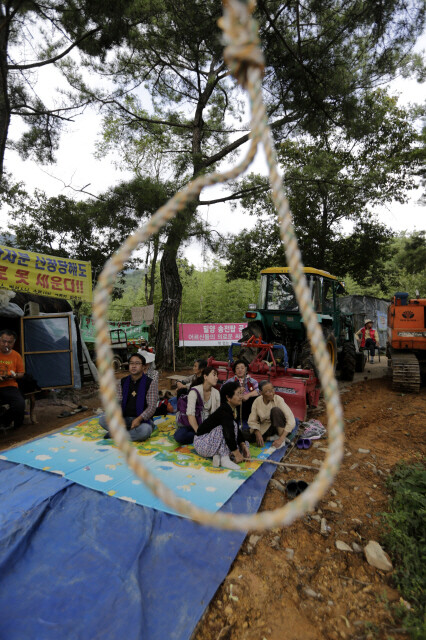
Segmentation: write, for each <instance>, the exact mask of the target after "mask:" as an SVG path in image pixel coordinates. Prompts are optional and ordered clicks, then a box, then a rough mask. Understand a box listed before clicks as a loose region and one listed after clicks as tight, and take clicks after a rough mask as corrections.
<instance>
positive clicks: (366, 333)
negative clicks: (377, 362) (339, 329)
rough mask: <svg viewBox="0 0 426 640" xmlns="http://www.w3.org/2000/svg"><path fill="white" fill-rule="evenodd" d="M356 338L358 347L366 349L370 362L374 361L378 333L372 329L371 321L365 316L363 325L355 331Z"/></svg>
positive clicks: (377, 344)
mask: <svg viewBox="0 0 426 640" xmlns="http://www.w3.org/2000/svg"><path fill="white" fill-rule="evenodd" d="M355 335H356V339H357V340H358V341H361V342H360V345H359V348H360V349H367V351H369V352H370V362H371V364H373V362H374V352H375V350H376V347H377V348H378V347H379V346H380V345H379V334H378V332H377V331H375V329H373V321H372V320H370V318H367V319H366V321H365V322H364V326H363V327H361V329H360V330H359V331H357V332H356V334H355Z"/></svg>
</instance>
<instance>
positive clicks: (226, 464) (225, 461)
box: [220, 456, 240, 471]
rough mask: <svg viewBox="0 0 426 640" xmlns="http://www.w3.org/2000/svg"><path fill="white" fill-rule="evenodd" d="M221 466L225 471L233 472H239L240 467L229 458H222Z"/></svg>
mask: <svg viewBox="0 0 426 640" xmlns="http://www.w3.org/2000/svg"><path fill="white" fill-rule="evenodd" d="M220 466H221V467H223V468H224V469H231V470H232V471H239V470H240V467H239V465H238V464H237V463H236V462H232V460H231V458H230V457H229V456H221V457H220Z"/></svg>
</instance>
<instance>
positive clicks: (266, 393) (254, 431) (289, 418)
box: [248, 380, 296, 449]
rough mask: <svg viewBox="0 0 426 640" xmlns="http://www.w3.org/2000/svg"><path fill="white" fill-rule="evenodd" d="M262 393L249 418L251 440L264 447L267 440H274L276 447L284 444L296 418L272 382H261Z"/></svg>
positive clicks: (254, 403) (255, 402)
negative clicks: (276, 391)
mask: <svg viewBox="0 0 426 640" xmlns="http://www.w3.org/2000/svg"><path fill="white" fill-rule="evenodd" d="M259 389H260V393H261V395H260V396H259V398H256V400H255V401H254V402H253V406H252V409H251V413H250V416H249V419H248V425H249V427H250V442H256V444H257V446H258V447H263V446H264V444H265V440H273V441H274V442H273V443H272V444H273V446H274V447H276V448H277V449H279V448H280V447H282V446H284V444H285V438H286V435H287V434H288V433H291V432H292V431H293V429H294V427H295V424H296V419H295V417H294V415H293V412H292V411H291V409H290V407H289V406H288V405H287V404H286V403H285V402H284V400H283V399H282V397H281V396H278V395H277V394H276V393H275V390H274V385H273V384H272V382H268V381H267V380H262V382H260V383H259Z"/></svg>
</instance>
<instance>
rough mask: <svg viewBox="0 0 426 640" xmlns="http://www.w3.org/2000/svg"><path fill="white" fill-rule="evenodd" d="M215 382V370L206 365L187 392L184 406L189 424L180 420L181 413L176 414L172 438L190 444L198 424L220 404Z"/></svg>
mask: <svg viewBox="0 0 426 640" xmlns="http://www.w3.org/2000/svg"><path fill="white" fill-rule="evenodd" d="M216 384H217V371H216V369H214V368H213V367H206V368H205V369H204V371H203V374H202V377H201V378H198V380H196V384H195V385H194V386H193V387H192V388H191V389H190V391H189V393H188V403H187V406H186V414H185V416H186V417H187V421H188V423H189V426H187V425H185V424H184V423H183V422H181V421H180V419H181V417H182V418H183V415H182V414H179V413H178V414H177V426H178V428H177V429H176V431H175V434H174V439H175V440H176V442H178V443H179V444H192V442H193V441H194V436H195V434H196V432H197V430H198V426H199V425H200V424H201V423H202V422H203V420H205V419H206V418H208V417H209V415H211V414H212V413H213V412H214V411H216V409H218V408H219V406H220V394H219V391H218V390H217V389H215V386H216Z"/></svg>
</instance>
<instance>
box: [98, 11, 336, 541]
mask: <svg viewBox="0 0 426 640" xmlns="http://www.w3.org/2000/svg"><path fill="white" fill-rule="evenodd" d="M254 6H255V5H254V2H253V1H252V0H249V2H248V3H247V4H245V3H244V2H241V1H240V0H224V16H223V18H221V20H220V21H219V24H220V26H221V28H222V29H223V30H224V34H225V41H226V43H227V44H228V43H229V44H228V46H227V47H226V49H225V54H224V55H225V60H226V61H227V63H228V65H229V67H230V69H231V70H232V72H233V73H234V75H235V77H236V78H237V80H238V82H239V83H240V84H242V86H243V87H245V88H246V89H247V91H248V94H249V97H250V104H251V112H252V116H251V131H252V133H251V136H250V140H251V141H250V148H249V151H248V153H247V156H246V158H244V159H243V161H242V162H241V163H240V164H239V165H237V166H236V167H234V168H233V169H231V170H230V171H227V172H225V173H223V174H220V173H213V174H211V175H209V176H203V177H199V178H196V179H195V180H193V181H192V182H190V183H189V184H188V185H187V186H186V187H185V188H184V189H182V191H180V192H179V193H177V194H176V195H175V196H174V197H173V198H171V200H169V202H168V203H167V204H166V205H164V206H163V207H161V208H160V209H159V210H158V211H157V212H156V213H155V214H154V215H153V216H152V218H151V219H150V220H149V222H147V224H145V225H144V226H143V227H141V228H140V229H138V230H137V231H136V232H135V233H134V234H133V235H132V236H129V237H128V238H127V240H126V241H125V242H124V244H123V245H122V246H121V247H120V249H119V250H118V251H117V252H116V253H115V254H114V255H113V256H112V258H111V259H110V260H108V262H107V263H106V265H105V267H104V269H103V271H102V273H101V275H100V276H99V280H98V284H97V286H96V289H95V295H94V308H93V314H94V318H95V326H96V348H97V359H98V363H99V373H100V393H101V398H102V403H103V405H104V408H105V413H106V418H107V421H108V424H109V427H110V432H111V434H112V435H113V437H114V440H115V442H116V444H117V446H118V448H119V449H120V451H121V452H122V453H123V454H124V456H125V458H126V461H127V464H128V465H129V467H130V468H131V469H132V470H133V471H134V472H135V474H136V475H137V476H138V477H139V478H140V479H141V480H142V481H143V482H144V483H145V484H146V485H147V487H148V488H149V489H150V490H151V491H152V493H153V494H154V495H155V496H156V497H157V498H159V499H160V500H161V501H162V502H164V503H165V504H166V505H168V506H169V507H171V508H172V509H174V510H175V511H177V512H178V513H180V514H182V515H185V516H187V517H189V518H192V519H193V520H196V521H197V522H199V523H201V524H205V525H209V526H214V527H217V528H220V529H230V530H243V531H247V530H259V531H261V530H265V529H271V528H273V527H277V526H285V525H290V524H291V523H293V522H294V521H295V520H296V519H297V518H299V517H301V516H302V515H304V514H305V513H306V512H307V511H310V510H311V509H313V508H314V507H315V505H316V504H317V503H318V502H319V500H320V499H321V498H322V496H324V495H325V493H326V491H327V489H328V488H329V487H330V485H331V484H332V481H333V479H334V476H335V475H336V473H337V471H338V468H339V464H340V462H341V459H342V455H343V421H342V410H341V405H340V400H339V395H338V390H337V383H336V380H335V378H334V373H333V368H332V366H331V362H330V358H329V355H328V352H327V350H326V346H325V342H324V338H323V335H322V331H321V329H320V327H319V324H318V321H317V317H316V314H315V312H314V310H313V308H312V303H311V299H310V294H309V289H308V287H307V282H306V278H305V276H304V273H303V264H302V260H301V255H300V251H299V249H298V246H297V240H296V236H295V232H294V228H293V224H292V220H291V214H290V210H289V206H288V201H287V199H286V198H285V196H284V192H283V184H282V179H281V176H280V175H279V173H278V171H277V159H276V155H275V150H274V146H273V143H272V138H271V133H270V130H269V127H268V124H267V116H266V110H265V106H264V104H263V101H262V87H261V78H262V73H263V56H262V53H261V51H260V49H259V46H258V35H257V29H256V25H255V22H254V21H253V19H252V17H251V13H252V12H253V9H254ZM259 142H262V143H263V146H264V149H265V152H266V157H267V162H268V167H269V174H270V183H271V188H272V197H273V201H274V204H275V206H276V208H277V210H278V216H279V221H280V225H281V237H282V239H283V243H284V246H285V251H286V256H287V262H288V265H289V267H290V271H291V277H292V281H293V285H294V289H295V292H296V297H297V300H298V302H299V305H300V309H301V312H302V317H303V322H304V323H305V326H306V330H307V334H308V337H309V340H310V341H311V344H312V351H313V354H314V358H315V362H316V364H317V367H318V371H319V377H320V381H321V386H322V389H323V391H324V398H325V403H326V409H327V413H328V416H329V421H328V434H329V449H328V454H327V456H326V459H325V461H324V463H323V465H322V467H321V469H320V471H319V473H318V475H317V477H316V478H315V480H314V482H312V483H311V484H310V486H309V487H308V488H307V489H306V490H305V491H304V492H303V493H302V494H301V495H300V496H298V497H297V498H296V499H295V500H293V501H292V502H290V503H288V504H287V505H285V506H284V507H282V508H280V509H276V510H275V511H264V512H262V513H257V514H254V515H244V514H238V515H235V514H229V513H224V512H221V511H219V512H216V513H212V512H210V511H206V510H204V509H200V508H198V507H196V506H194V505H193V504H191V503H190V502H188V501H187V500H185V499H183V498H179V497H177V496H176V495H175V493H174V492H173V491H171V490H170V489H168V488H167V487H166V486H165V485H164V484H163V483H162V482H161V481H160V480H159V478H158V477H156V476H154V475H153V474H152V473H151V472H150V471H149V470H148V469H147V468H146V467H145V466H144V465H143V462H142V458H141V457H139V456H138V455H137V452H136V449H135V448H134V447H133V446H132V445H131V443H130V440H129V437H128V434H127V431H126V429H125V426H124V420H123V416H122V412H121V407H120V406H119V404H118V402H117V396H116V391H115V377H114V372H113V368H112V350H111V346H110V342H109V333H108V325H107V311H108V303H109V299H110V295H111V291H112V288H113V285H114V282H115V279H116V276H117V274H118V272H119V271H121V269H122V268H123V265H124V263H125V262H126V261H127V260H128V259H129V257H130V255H131V253H132V252H133V251H134V250H135V249H136V248H137V247H138V246H139V245H140V244H141V243H142V242H145V241H146V240H147V239H148V238H149V237H151V235H153V234H154V233H156V232H158V230H159V229H161V227H163V226H164V225H165V224H166V222H168V221H169V220H170V219H171V218H173V217H174V216H175V215H176V213H177V212H178V211H180V210H182V209H183V208H184V207H185V206H186V204H187V203H188V202H190V201H191V200H193V199H195V198H196V197H198V195H199V194H200V192H201V190H202V189H203V188H204V187H206V186H209V185H212V184H218V183H220V182H225V181H227V180H231V179H234V178H236V177H237V176H239V175H240V174H241V173H242V172H243V171H245V170H246V168H247V167H248V166H249V165H250V163H251V162H252V160H253V158H254V156H255V154H256V150H257V146H258V144H259Z"/></svg>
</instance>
